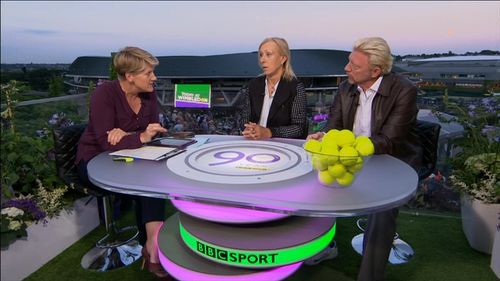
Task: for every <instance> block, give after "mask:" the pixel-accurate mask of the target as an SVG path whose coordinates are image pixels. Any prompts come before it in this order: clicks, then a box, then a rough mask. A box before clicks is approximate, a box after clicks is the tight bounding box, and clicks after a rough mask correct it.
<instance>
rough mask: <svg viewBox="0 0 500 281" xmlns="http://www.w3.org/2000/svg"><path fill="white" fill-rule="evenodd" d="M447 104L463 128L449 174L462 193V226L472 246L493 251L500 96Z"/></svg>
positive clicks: (499, 206)
mask: <svg viewBox="0 0 500 281" xmlns="http://www.w3.org/2000/svg"><path fill="white" fill-rule="evenodd" d="M445 105H446V108H447V109H448V110H449V111H450V112H451V113H452V114H453V115H454V116H455V119H454V120H453V121H456V122H459V123H460V124H461V125H462V126H463V128H464V134H463V135H462V137H460V138H458V139H457V140H456V142H455V144H456V145H457V148H458V149H460V150H461V151H460V152H459V153H457V154H456V155H455V156H454V157H453V158H452V159H451V166H452V172H451V176H450V177H449V181H450V183H451V186H452V187H453V188H455V189H456V190H457V191H459V192H460V194H461V214H462V227H463V230H464V233H465V236H466V237H467V240H468V241H469V244H470V245H471V247H473V248H474V249H476V250H478V251H481V252H485V253H491V250H492V247H493V241H494V236H495V231H496V224H497V214H498V212H499V211H500V127H499V121H498V120H499V117H500V110H499V108H500V98H498V97H489V98H483V99H476V100H474V101H472V102H471V101H470V100H469V101H468V104H462V105H459V104H457V103H451V102H447V103H446V104H445Z"/></svg>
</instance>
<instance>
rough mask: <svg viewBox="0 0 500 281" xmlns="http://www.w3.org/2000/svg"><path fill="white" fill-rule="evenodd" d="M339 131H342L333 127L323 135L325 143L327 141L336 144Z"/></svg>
mask: <svg viewBox="0 0 500 281" xmlns="http://www.w3.org/2000/svg"><path fill="white" fill-rule="evenodd" d="M339 132H340V131H339V130H337V129H333V130H330V131H328V132H327V133H326V134H325V135H324V136H323V139H322V141H323V143H325V144H330V143H335V144H336V139H337V136H338V133H339Z"/></svg>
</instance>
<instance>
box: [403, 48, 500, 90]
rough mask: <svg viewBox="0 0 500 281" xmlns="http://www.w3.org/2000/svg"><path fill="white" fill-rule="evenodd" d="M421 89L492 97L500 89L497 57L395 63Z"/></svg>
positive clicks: (463, 57) (498, 59) (458, 57)
mask: <svg viewBox="0 0 500 281" xmlns="http://www.w3.org/2000/svg"><path fill="white" fill-rule="evenodd" d="M398 66H399V67H401V68H403V69H404V70H405V71H406V72H407V74H408V76H410V77H412V78H414V80H416V81H417V85H418V86H420V88H421V89H423V90H443V89H445V88H448V89H450V90H452V91H456V92H468V93H478V94H493V93H495V92H499V90H500V56H452V57H438V58H428V59H417V60H408V61H405V62H402V63H398Z"/></svg>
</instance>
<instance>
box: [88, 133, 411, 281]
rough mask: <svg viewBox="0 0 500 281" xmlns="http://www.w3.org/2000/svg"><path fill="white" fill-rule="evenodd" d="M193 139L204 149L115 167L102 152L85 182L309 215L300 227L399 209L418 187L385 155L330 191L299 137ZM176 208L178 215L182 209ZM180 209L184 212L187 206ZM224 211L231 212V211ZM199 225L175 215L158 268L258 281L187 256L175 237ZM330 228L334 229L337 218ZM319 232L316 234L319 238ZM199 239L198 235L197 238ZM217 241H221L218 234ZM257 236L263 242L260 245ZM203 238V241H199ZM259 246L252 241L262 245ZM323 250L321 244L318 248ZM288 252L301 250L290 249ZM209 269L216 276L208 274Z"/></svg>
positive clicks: (246, 271)
mask: <svg viewBox="0 0 500 281" xmlns="http://www.w3.org/2000/svg"><path fill="white" fill-rule="evenodd" d="M197 137H198V138H203V139H205V140H206V139H208V141H207V142H206V143H205V144H202V145H197V146H192V147H189V148H188V149H187V151H186V152H183V153H181V154H179V155H176V156H174V157H172V158H169V159H167V160H160V161H150V160H141V159H135V160H134V161H133V162H129V163H126V162H117V161H113V159H112V158H113V156H110V155H109V153H108V152H103V153H101V154H99V155H98V156H96V157H94V158H93V159H92V160H91V161H90V162H89V164H88V175H89V179H90V181H91V182H92V183H94V184H95V185H97V186H99V187H101V188H104V189H106V190H109V191H113V192H117V193H124V194H131V195H139V196H149V197H156V198H164V199H171V200H173V202H178V203H179V202H180V203H182V202H195V203H202V204H201V205H202V206H204V205H203V204H208V205H212V206H222V207H223V211H222V213H224V210H231V208H232V209H240V210H251V211H255V212H262V211H264V212H262V213H274V214H281V215H283V214H284V215H286V216H291V218H287V219H285V220H296V219H297V218H293V217H297V216H298V217H307V219H306V220H310V221H305V222H300V223H304V224H308V223H309V224H317V223H318V222H315V221H314V220H319V219H322V218H323V219H324V218H325V217H330V218H335V217H346V216H358V215H364V214H368V213H373V212H378V211H383V210H387V209H391V208H395V207H398V206H400V205H402V204H404V203H406V202H407V201H408V200H409V199H410V198H411V197H413V196H414V194H415V192H416V188H417V184H418V176H417V174H416V172H415V171H414V170H413V169H412V168H411V167H410V166H409V165H407V164H406V163H404V162H402V161H400V160H398V159H396V158H394V157H392V156H389V155H374V156H372V157H371V158H370V159H369V161H366V163H365V165H364V167H363V169H362V170H361V171H360V172H359V173H358V174H357V176H356V179H355V181H354V182H353V183H352V185H351V186H349V187H347V188H345V187H331V186H324V185H322V184H320V183H319V182H318V179H317V175H316V172H315V171H312V169H311V167H310V166H311V165H310V159H308V156H307V155H306V154H305V153H304V151H303V149H302V148H301V146H302V145H303V143H304V140H294V139H279V138H274V139H270V140H266V141H254V140H246V139H245V138H243V137H241V136H227V135H199V136H197ZM175 206H176V207H178V208H179V209H180V210H181V211H182V208H180V207H179V206H180V204H179V205H175ZM225 208H227V209H225ZM185 210H189V207H187V208H186V209H185ZM225 213H226V215H230V213H232V212H227V211H226V212H225ZM181 215H182V214H181ZM182 218H183V219H182ZM182 220H184V221H182ZM282 220H283V219H282ZM179 221H181V222H182V223H181V225H180V226H178V225H177V224H179ZM329 223H330V222H323V224H326V225H328V226H325V228H324V231H323V230H321V231H320V232H321V233H323V234H326V233H330V234H329V235H330V236H329V239H331V237H333V236H331V235H333V234H331V233H332V229H333V228H331V225H329ZM198 224H202V225H203V224H204V222H203V221H201V222H191V221H190V220H189V219H188V218H187V217H183V216H180V218H178V215H176V216H175V217H171V218H169V219H168V220H167V221H166V223H165V225H167V226H168V228H169V229H170V230H171V231H164V230H163V229H162V230H160V233H159V236H158V243H159V248H160V259H162V256H161V252H162V244H169V245H168V246H165V248H167V249H169V250H170V251H171V252H179V253H181V252H182V254H179V255H177V256H175V257H169V258H170V260H167V261H166V262H165V263H164V262H163V260H162V265H163V266H164V267H166V269H167V270H168V271H169V272H171V273H172V271H175V274H173V275H174V277H177V278H178V279H182V278H180V276H187V275H185V273H186V272H184V271H186V270H187V271H189V272H190V273H192V272H193V271H196V270H197V269H196V268H172V266H174V262H172V261H175V263H185V264H189V266H192V267H197V268H200V270H201V271H203V272H202V273H198V272H197V273H196V274H201V275H197V278H203V279H205V280H223V279H228V280H238V278H236V276H240V277H241V276H243V277H242V280H244V279H245V278H246V279H248V278H250V279H252V280H258V277H259V274H263V272H264V271H262V270H260V269H259V270H257V271H255V270H253V269H252V268H238V267H236V269H235V270H233V268H232V267H230V270H229V271H228V269H227V268H228V267H227V266H225V265H221V266H219V264H217V263H214V262H213V261H210V263H213V264H215V265H217V266H214V265H213V264H208V265H207V264H206V262H205V261H204V260H205V259H203V258H201V257H200V253H196V254H192V255H191V256H190V254H189V252H191V251H194V252H196V246H192V247H191V249H189V248H188V247H186V246H185V245H184V246H183V245H181V244H189V243H186V240H184V241H183V242H184V243H181V241H182V240H183V239H184V238H185V237H182V238H183V239H181V237H180V235H179V234H178V233H179V231H181V232H183V233H185V234H186V233H187V234H189V231H190V228H191V229H193V230H194V229H196V225H198ZM276 224H279V223H274V224H273V222H268V223H267V224H261V225H263V226H259V227H258V229H256V230H255V231H257V232H259V231H262V227H268V228H270V229H272V227H274V226H275V225H276ZM285 224H290V225H293V224H294V222H293V221H290V222H286V221H285ZM296 224H298V223H296ZM333 224H334V225H335V223H334V219H333ZM165 225H164V226H165ZM212 225H213V226H212ZM204 227H206V228H211V227H212V228H214V229H216V228H218V226H217V224H216V223H214V222H213V220H212V222H207V223H206V225H203V226H202V227H201V229H203V228H204ZM236 227H237V226H236ZM284 227H286V226H284ZM179 228H181V229H180V230H179ZM186 229H187V231H186ZM229 231H230V232H238V231H239V230H238V229H234V230H233V229H231V230H229ZM270 231H272V230H270ZM290 231H291V232H293V231H295V230H290ZM172 232H176V233H172ZM264 232H265V230H264ZM299 232H300V231H299ZM333 232H334V229H333ZM207 233H210V231H208V232H207ZM323 234H318V237H320V236H321V235H323ZM198 235H201V236H203V235H202V234H199V233H198ZM214 235H215V234H214ZM217 235H218V236H220V235H221V234H220V233H219V234H217ZM301 235H302V234H301ZM214 237H215V236H214ZM195 238H196V237H195ZM204 238H206V237H204ZM208 239H211V238H210V237H209V238H208ZM214 239H215V240H218V239H219V240H220V237H216V238H214ZM233 239H234V238H233ZM256 239H259V238H256ZM262 239H263V240H261V242H262V241H264V240H265V238H262ZM319 239H320V238H318V240H319ZM225 240H226V241H227V240H231V239H229V238H228V239H225ZM236 240H237V239H236ZM290 240H294V239H290ZM206 241H207V240H203V242H204V243H205V242H206ZM209 241H211V240H209ZM311 241H312V240H311ZM325 241H326V240H325ZM261 242H256V243H257V244H259V243H260V244H262V243H261ZM193 243H194V242H193ZM197 243H200V242H197ZM174 244H175V245H174ZM198 245H200V244H198ZM207 245H208V244H207ZM209 245H212V244H210V243H209ZM324 245H325V244H322V247H323V248H324ZM290 247H291V248H296V247H299V246H297V245H295V244H294V245H293V247H292V245H290ZM301 247H302V246H301ZM229 249H230V248H229ZM286 250H287V249H286ZM228 253H229V252H228ZM252 253H254V252H252ZM259 253H260V252H255V255H256V256H259V255H261V254H259ZM226 255H227V254H226ZM202 256H203V255H202ZM309 256H310V255H309ZM207 257H208V256H204V258H207ZM249 257H250V256H249ZM216 261H217V260H216ZM226 261H227V259H226ZM299 266H300V264H299V263H290V264H288V265H286V264H284V266H281V267H276V268H271V269H270V270H267V272H272V273H273V274H276V272H278V271H280V270H284V269H285V268H292V267H293V271H295V270H296V269H297V268H298V267H299ZM213 270H215V272H216V273H214V272H212V271H213ZM290 270H292V269H290ZM180 271H182V272H180ZM293 271H292V272H293ZM179 272H180V273H179ZM267 272H266V273H267ZM176 274H178V275H176ZM182 274H184V275H182ZM217 274H219V275H217ZM192 276H193V275H191V277H192ZM286 276H288V275H286V274H284V275H283V274H282V275H275V276H274V277H269V276H262V278H263V279H264V280H265V279H275V280H279V279H283V278H286ZM212 277H213V278H212Z"/></svg>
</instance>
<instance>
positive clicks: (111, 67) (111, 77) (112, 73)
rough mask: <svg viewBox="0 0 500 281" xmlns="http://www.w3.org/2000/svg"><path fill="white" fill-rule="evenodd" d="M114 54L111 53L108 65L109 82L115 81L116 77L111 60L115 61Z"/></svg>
mask: <svg viewBox="0 0 500 281" xmlns="http://www.w3.org/2000/svg"><path fill="white" fill-rule="evenodd" d="M115 55H116V53H111V63H110V64H109V80H116V79H117V78H118V75H117V74H116V70H115V65H114V64H113V60H114V59H115Z"/></svg>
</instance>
